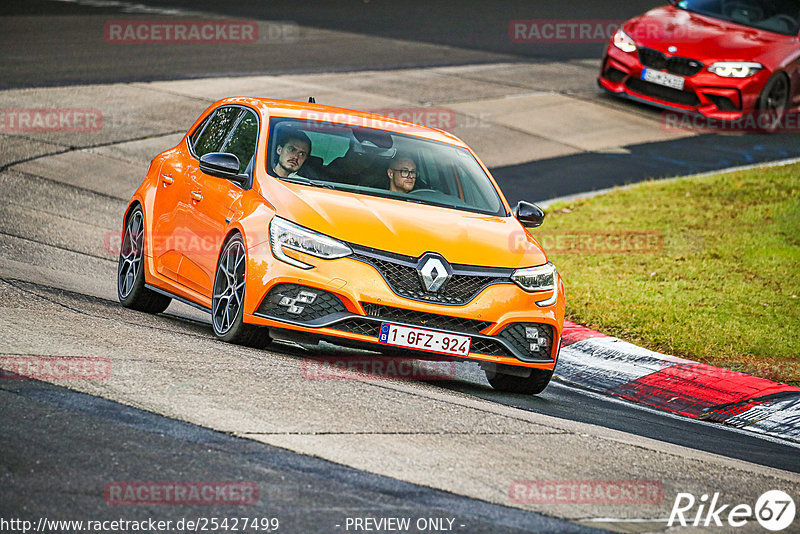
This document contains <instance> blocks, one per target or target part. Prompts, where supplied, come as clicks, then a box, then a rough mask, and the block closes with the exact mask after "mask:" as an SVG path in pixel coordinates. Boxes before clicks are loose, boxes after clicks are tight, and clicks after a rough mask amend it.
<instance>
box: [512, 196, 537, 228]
mask: <svg viewBox="0 0 800 534" xmlns="http://www.w3.org/2000/svg"><path fill="white" fill-rule="evenodd" d="M512 213H513V214H514V217H516V218H517V220H519V222H521V223H522V226H525V227H527V228H536V227H537V226H541V225H542V223H543V222H544V211H543V210H542V208H540V207H539V206H537V205H536V204H531V203H530V202H525V201H524V200H520V202H519V204H517V205H516V207H515V208H514V211H513V212H512Z"/></svg>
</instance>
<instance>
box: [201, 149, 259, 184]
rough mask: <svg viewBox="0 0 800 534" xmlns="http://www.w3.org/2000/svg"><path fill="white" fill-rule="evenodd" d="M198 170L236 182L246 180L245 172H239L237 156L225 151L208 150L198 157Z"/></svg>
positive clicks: (241, 182)
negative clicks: (208, 151)
mask: <svg viewBox="0 0 800 534" xmlns="http://www.w3.org/2000/svg"><path fill="white" fill-rule="evenodd" d="M200 170H201V171H203V172H204V173H206V174H210V175H211V176H216V177H218V178H226V179H228V180H233V181H234V182H236V183H237V184H240V185H241V184H243V183H245V182H246V181H247V178H248V177H247V175H246V174H239V158H237V157H236V155H234V154H228V153H227V152H210V153H208V154H205V155H204V156H202V157H201V158H200Z"/></svg>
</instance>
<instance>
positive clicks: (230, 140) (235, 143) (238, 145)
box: [219, 110, 258, 174]
mask: <svg viewBox="0 0 800 534" xmlns="http://www.w3.org/2000/svg"><path fill="white" fill-rule="evenodd" d="M257 139H258V119H257V118H256V115H255V113H253V112H252V111H250V110H246V111H245V112H244V115H243V116H242V118H241V119H240V120H239V122H238V123H237V124H236V126H235V127H234V129H233V131H232V132H231V133H230V134H229V135H228V137H227V139H226V140H225V143H224V144H223V145H222V148H221V149H220V150H219V151H220V152H228V153H230V154H233V155H235V156H236V157H237V158H239V173H240V174H243V173H244V172H245V170H246V169H247V166H248V164H249V163H250V159H252V157H253V154H255V153H256V141H257Z"/></svg>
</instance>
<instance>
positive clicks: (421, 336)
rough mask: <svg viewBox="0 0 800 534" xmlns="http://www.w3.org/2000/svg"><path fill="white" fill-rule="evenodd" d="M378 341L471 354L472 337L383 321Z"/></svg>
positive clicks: (455, 353) (463, 354)
mask: <svg viewBox="0 0 800 534" xmlns="http://www.w3.org/2000/svg"><path fill="white" fill-rule="evenodd" d="M378 341H380V342H381V343H385V344H387V345H394V346H396V347H410V348H412V349H420V350H426V351H428V352H437V353H439V354H452V355H454V356H466V355H468V354H469V346H470V343H471V342H472V338H471V337H469V336H461V335H458V334H447V333H445V332H437V331H436V330H427V329H425V328H412V327H410V326H400V325H396V324H389V323H382V324H381V333H380V336H378Z"/></svg>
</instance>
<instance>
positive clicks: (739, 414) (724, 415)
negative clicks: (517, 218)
mask: <svg viewBox="0 0 800 534" xmlns="http://www.w3.org/2000/svg"><path fill="white" fill-rule="evenodd" d="M561 343H562V345H561V347H562V348H561V353H560V355H559V359H558V365H557V366H556V373H555V374H556V376H557V377H558V378H560V379H561V380H564V381H567V382H571V383H573V384H576V385H578V386H580V387H583V388H586V389H589V390H591V391H597V392H600V393H603V394H606V395H612V396H616V397H620V398H622V399H625V400H628V401H632V402H635V403H639V404H645V405H648V406H652V407H655V408H659V409H662V410H666V411H669V412H672V413H676V414H681V415H685V416H688V417H694V418H700V419H705V420H708V421H715V422H719V423H723V424H726V425H730V426H734V427H737V428H742V429H745V430H750V431H753V432H759V433H762V434H769V435H771V436H777V437H780V438H783V439H788V440H792V441H797V442H800V388H798V387H792V386H789V385H787V384H782V383H779V382H774V381H772V380H767V379H765V378H759V377H756V376H751V375H748V374H745V373H740V372H737V371H731V370H728V369H722V368H720V367H714V366H711V365H706V364H703V363H698V362H693V361H691V360H684V359H683V358H677V357H675V356H668V355H666V354H661V353H658V352H653V351H651V350H648V349H644V348H642V347H638V346H636V345H633V344H631V343H628V342H626V341H622V340H621V339H617V338H615V337H611V336H607V335H605V334H602V333H600V332H597V331H595V330H591V329H589V328H586V327H583V326H580V325H577V324H575V323H571V322H569V321H565V322H564V333H563V335H562V341H561Z"/></svg>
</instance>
